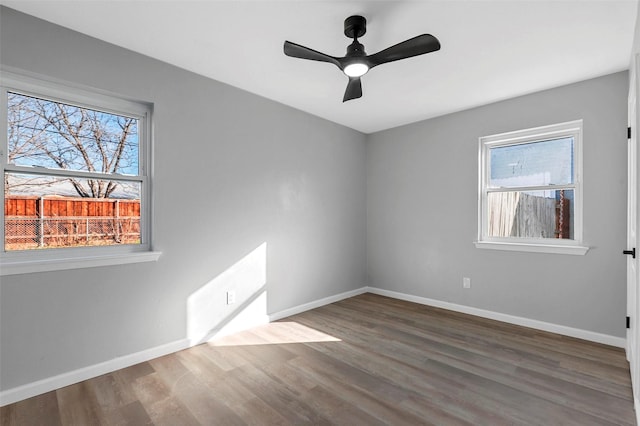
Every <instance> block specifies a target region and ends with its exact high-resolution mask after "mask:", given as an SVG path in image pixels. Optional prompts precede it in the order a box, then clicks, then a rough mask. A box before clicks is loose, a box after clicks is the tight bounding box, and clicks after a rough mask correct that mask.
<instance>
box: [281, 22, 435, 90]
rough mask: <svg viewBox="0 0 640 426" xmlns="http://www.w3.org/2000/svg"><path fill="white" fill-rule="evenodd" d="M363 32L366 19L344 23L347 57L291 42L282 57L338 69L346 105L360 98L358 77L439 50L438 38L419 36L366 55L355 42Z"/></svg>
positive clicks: (360, 45)
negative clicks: (343, 76)
mask: <svg viewBox="0 0 640 426" xmlns="http://www.w3.org/2000/svg"><path fill="white" fill-rule="evenodd" d="M366 32H367V20H366V19H365V18H364V17H362V16H359V15H354V16H350V17H348V18H347V19H345V21H344V35H345V36H347V37H348V38H352V39H353V43H351V44H350V45H349V46H347V54H346V56H344V57H342V58H339V57H335V56H329V55H327V54H324V53H321V52H318V51H317V50H313V49H310V48H308V47H305V46H301V45H299V44H296V43H292V42H290V41H285V42H284V54H285V55H287V56H291V57H293V58H300V59H309V60H312V61H320V62H328V63H330V64H334V65H336V66H337V67H338V68H340V70H342V72H344V73H345V74H346V75H347V77H349V83H348V84H347V90H346V91H345V93H344V98H343V99H342V102H346V101H349V100H351V99H357V98H359V97H361V96H362V83H361V82H360V77H361V76H363V75H364V74H366V73H367V71H369V70H370V69H371V68H373V67H375V66H378V65H382V64H386V63H387V62H393V61H398V60H400V59H406V58H411V57H413V56H418V55H423V54H425V53H430V52H435V51H436V50H439V49H440V42H439V41H438V39H437V38H435V37H434V36H432V35H431V34H422V35H419V36H416V37H413V38H410V39H409V40H405V41H403V42H401V43H398V44H396V45H393V46H391V47H389V48H387V49H384V50H382V51H380V52H378V53H374V54H373V55H367V54H366V53H365V51H364V46H363V45H362V44H360V43H359V42H358V38H359V37H362V36H363V35H364V34H365V33H366Z"/></svg>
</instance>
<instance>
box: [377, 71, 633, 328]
mask: <svg viewBox="0 0 640 426" xmlns="http://www.w3.org/2000/svg"><path fill="white" fill-rule="evenodd" d="M627 78H628V77H627V73H626V72H621V73H617V74H612V75H609V76H605V77H601V78H596V79H593V80H588V81H585V82H580V83H576V84H572V85H569V86H564V87H560V88H556V89H552V90H547V91H544V92H539V93H535V94H531V95H527V96H522V97H519V98H515V99H511V100H507V101H504V102H499V103H495V104H491V105H487V106H483V107H479V108H475V109H472V110H468V111H463V112H459V113H456V114H451V115H446V116H442V117H438V118H434V119H431V120H427V121H423V122H420V123H416V124H412V125H407V126H403V127H399V128H395V129H391V130H388V131H384V132H379V133H376V134H373V135H370V136H369V137H368V139H367V173H368V176H367V215H368V218H367V261H368V274H369V284H370V285H372V286H375V287H380V288H383V289H387V290H392V291H397V292H401V293H407V294H410V295H414V296H422V297H427V298H432V299H436V300H439V301H446V302H452V303H456V304H461V305H466V306H471V307H476V308H481V309H485V310H489V311H494V312H499V313H504V314H510V315H515V316H519V317H525V318H529V319H535V320H540V321H545V322H550V323H554V324H559V325H564V326H569V327H575V328H579V329H584V330H589V331H593V332H599V333H604V334H608V335H613V336H620V337H622V336H624V334H625V329H624V316H625V312H626V304H625V303H626V302H625V297H626V278H625V257H624V256H622V255H621V250H622V249H623V248H624V247H625V244H626V238H625V227H626V225H625V224H626V189H627V185H626V149H627V145H626V120H627V106H626V96H627V87H628V82H627ZM577 119H583V120H584V145H583V152H584V163H583V165H584V169H583V171H584V241H585V244H586V245H588V246H590V247H591V250H590V251H589V252H588V253H587V254H586V255H585V256H572V255H558V254H538V253H522V252H506V251H494V250H482V249H477V248H475V246H474V245H473V241H474V240H476V239H477V211H478V207H477V194H478V137H480V136H486V135H491V134H496V133H502V132H507V131H512V130H520V129H527V128H531V127H536V126H542V125H547V124H554V123H559V122H564V121H570V120H577ZM463 276H466V277H470V278H471V289H463V288H462V278H463Z"/></svg>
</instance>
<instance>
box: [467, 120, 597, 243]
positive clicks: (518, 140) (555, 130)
mask: <svg viewBox="0 0 640 426" xmlns="http://www.w3.org/2000/svg"><path fill="white" fill-rule="evenodd" d="M582 124H583V123H582V120H575V121H570V122H565V123H558V124H552V125H549V126H542V127H536V128H531V129H525V130H518V131H514V132H507V133H500V134H496V135H490V136H484V137H481V138H479V167H478V170H479V178H478V182H479V185H478V240H477V241H475V242H474V244H475V246H476V247H478V248H482V249H493V250H512V251H527V252H538V253H559V254H574V255H584V254H586V253H587V251H588V250H589V247H586V246H584V245H583V239H582V237H583V236H582V232H583V222H582V216H583V207H582V199H583V198H582V196H583V191H582ZM562 137H573V140H574V176H573V180H574V182H573V184H572V185H570V186H571V187H572V189H573V191H574V202H573V207H574V212H573V221H574V222H573V236H574V238H573V239H554V238H520V237H517V238H516V237H491V236H489V235H488V226H489V220H488V202H487V200H488V194H489V193H490V192H491V189H492V188H490V186H489V181H490V179H489V178H490V170H491V164H490V162H491V160H490V155H489V151H490V149H491V148H494V147H500V146H512V145H520V144H525V143H532V142H541V141H545V140H550V139H559V138H562ZM548 189H550V187H548V186H542V187H536V186H523V187H514V188H509V190H510V191H532V190H548ZM551 189H553V187H551Z"/></svg>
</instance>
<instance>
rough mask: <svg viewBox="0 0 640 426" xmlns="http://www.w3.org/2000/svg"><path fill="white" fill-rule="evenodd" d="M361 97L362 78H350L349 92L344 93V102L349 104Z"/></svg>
mask: <svg viewBox="0 0 640 426" xmlns="http://www.w3.org/2000/svg"><path fill="white" fill-rule="evenodd" d="M361 96H362V83H361V82H360V77H349V83H348V84H347V90H346V91H345V92H344V98H342V102H347V101H350V100H351V99H358V98H359V97H361Z"/></svg>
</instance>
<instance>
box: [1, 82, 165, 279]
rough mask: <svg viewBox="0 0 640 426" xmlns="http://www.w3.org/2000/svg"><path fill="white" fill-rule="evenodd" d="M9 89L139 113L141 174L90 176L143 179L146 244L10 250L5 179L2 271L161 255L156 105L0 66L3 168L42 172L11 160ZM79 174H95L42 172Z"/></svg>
mask: <svg viewBox="0 0 640 426" xmlns="http://www.w3.org/2000/svg"><path fill="white" fill-rule="evenodd" d="M7 92H13V93H18V94H21V95H26V96H33V97H38V98H44V99H47V100H52V101H55V102H61V103H65V104H70V105H75V106H79V107H83V108H89V109H94V110H98V111H103V112H107V113H112V114H119V115H125V116H129V117H132V118H137V119H138V123H139V124H138V131H139V141H140V142H139V143H140V146H139V174H138V175H137V176H124V175H117V176H113V175H109V174H104V175H103V174H97V173H90V177H93V178H96V177H99V178H104V179H107V180H109V179H113V178H114V177H117V179H118V180H131V181H135V182H140V184H141V200H142V202H141V208H140V231H141V244H129V245H127V244H123V245H112V246H89V247H68V248H48V249H44V250H16V251H6V250H5V245H4V223H5V220H4V199H5V198H4V197H5V194H4V185H0V195H2V200H3V209H2V212H0V222H1V225H0V241H2V250H1V251H0V276H2V275H14V274H24V273H30V272H45V271H56V270H64V269H78V268H88V267H95V266H107V265H119V264H127V263H138V262H148V261H156V260H157V259H158V257H159V256H160V254H161V253H159V252H156V251H153V250H152V244H151V242H152V240H151V237H152V229H151V228H152V226H151V225H152V210H151V208H152V206H151V201H152V199H151V182H150V180H151V154H152V151H151V145H152V144H151V136H152V135H151V129H152V126H151V113H152V106H151V105H150V104H146V103H142V102H134V101H129V100H125V99H122V98H119V97H117V96H113V95H111V94H107V93H104V92H100V93H98V91H94V90H90V89H85V88H80V87H76V86H72V85H67V84H65V83H59V82H51V81H48V80H44V79H38V78H33V77H30V76H25V75H22V74H17V73H13V72H8V71H3V70H0V117H1V119H0V169H1V170H0V174H1V175H2V177H3V179H4V174H5V172H16V173H20V172H24V173H28V174H34V173H36V174H37V173H38V170H37V169H34V168H33V167H25V166H17V165H14V164H8V162H7V159H8V141H7V102H8V97H7ZM61 173H63V174H65V175H68V174H73V175H77V176H78V177H89V176H88V174H87V173H85V172H68V171H64V172H60V171H57V170H55V169H44V170H43V172H42V174H43V175H47V176H56V175H57V174H61Z"/></svg>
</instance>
